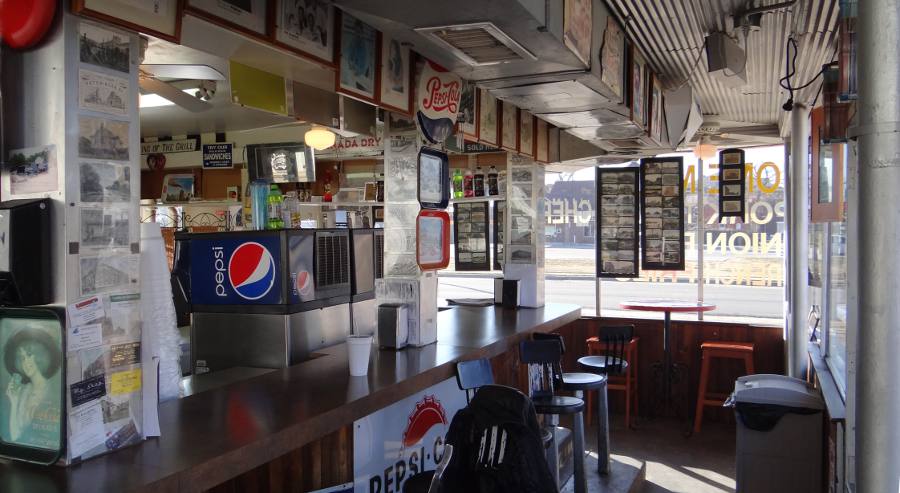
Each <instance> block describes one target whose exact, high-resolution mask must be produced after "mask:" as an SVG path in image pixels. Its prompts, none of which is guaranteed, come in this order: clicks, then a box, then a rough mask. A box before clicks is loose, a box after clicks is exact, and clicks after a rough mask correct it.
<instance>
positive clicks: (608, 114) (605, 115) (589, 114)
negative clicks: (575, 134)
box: [541, 108, 631, 128]
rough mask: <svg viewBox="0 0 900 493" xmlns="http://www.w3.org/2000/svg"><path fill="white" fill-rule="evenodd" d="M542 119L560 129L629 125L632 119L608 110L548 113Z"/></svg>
mask: <svg viewBox="0 0 900 493" xmlns="http://www.w3.org/2000/svg"><path fill="white" fill-rule="evenodd" d="M541 118H543V119H544V120H547V121H548V122H550V123H552V124H554V125H556V126H557V127H560V128H574V127H599V126H601V125H609V124H615V123H627V122H630V121H631V119H630V118H629V117H628V116H626V115H622V114H620V113H616V112H615V111H613V110H611V109H608V108H601V109H597V110H591V111H578V112H572V113H547V114H543V115H541Z"/></svg>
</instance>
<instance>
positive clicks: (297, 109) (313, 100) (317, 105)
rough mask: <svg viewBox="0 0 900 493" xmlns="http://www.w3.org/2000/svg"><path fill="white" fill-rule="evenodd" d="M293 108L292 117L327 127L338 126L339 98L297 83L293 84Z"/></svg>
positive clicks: (331, 93) (339, 114) (339, 115)
mask: <svg viewBox="0 0 900 493" xmlns="http://www.w3.org/2000/svg"><path fill="white" fill-rule="evenodd" d="M293 92H294V108H293V116H294V117H296V118H297V119H298V120H303V121H307V122H312V123H318V124H319V125H325V126H327V127H336V126H338V125H340V117H341V110H340V96H338V95H337V94H335V93H333V92H331V91H326V90H324V89H319V88H318V87H313V86H310V85H306V84H301V83H299V82H294V83H293Z"/></svg>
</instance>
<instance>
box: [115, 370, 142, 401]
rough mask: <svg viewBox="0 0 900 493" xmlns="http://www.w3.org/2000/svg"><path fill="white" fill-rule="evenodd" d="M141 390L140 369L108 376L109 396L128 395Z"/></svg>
mask: <svg viewBox="0 0 900 493" xmlns="http://www.w3.org/2000/svg"><path fill="white" fill-rule="evenodd" d="M140 389H141V369H140V368H135V369H133V370H126V371H120V372H118V373H113V374H112V375H110V383H109V393H110V394H111V395H121V394H130V393H132V392H134V391H137V390H140Z"/></svg>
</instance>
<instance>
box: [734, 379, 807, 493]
mask: <svg viewBox="0 0 900 493" xmlns="http://www.w3.org/2000/svg"><path fill="white" fill-rule="evenodd" d="M727 405H730V406H733V407H734V413H735V418H736V421H737V450H736V454H735V455H736V461H737V464H736V468H737V491H740V492H741V493H779V492H785V493H788V492H789V493H804V492H811V493H812V492H814V493H820V492H821V491H822V457H823V455H822V434H823V430H824V428H823V423H822V419H823V415H822V410H823V409H824V407H825V404H824V402H823V400H822V397H821V395H820V394H819V391H818V390H816V389H815V388H813V387H812V386H811V385H809V384H807V383H806V382H805V381H804V380H799V379H796V378H791V377H786V376H783V375H750V376H746V377H740V378H738V379H737V381H736V382H735V383H734V393H733V394H731V397H730V398H729V399H728V402H726V406H727Z"/></svg>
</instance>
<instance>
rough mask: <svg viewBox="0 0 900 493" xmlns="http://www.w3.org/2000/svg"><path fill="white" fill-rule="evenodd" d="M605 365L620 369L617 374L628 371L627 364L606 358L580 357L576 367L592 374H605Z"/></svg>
mask: <svg viewBox="0 0 900 493" xmlns="http://www.w3.org/2000/svg"><path fill="white" fill-rule="evenodd" d="M607 364H609V366H611V367H620V368H621V369H620V370H619V371H618V372H617V373H625V371H626V370H628V362H627V361H625V360H623V359H619V358H607V357H606V356H582V357H580V358H578V366H580V367H581V368H582V369H584V370H587V371H590V372H594V373H607V368H606V366H607Z"/></svg>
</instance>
